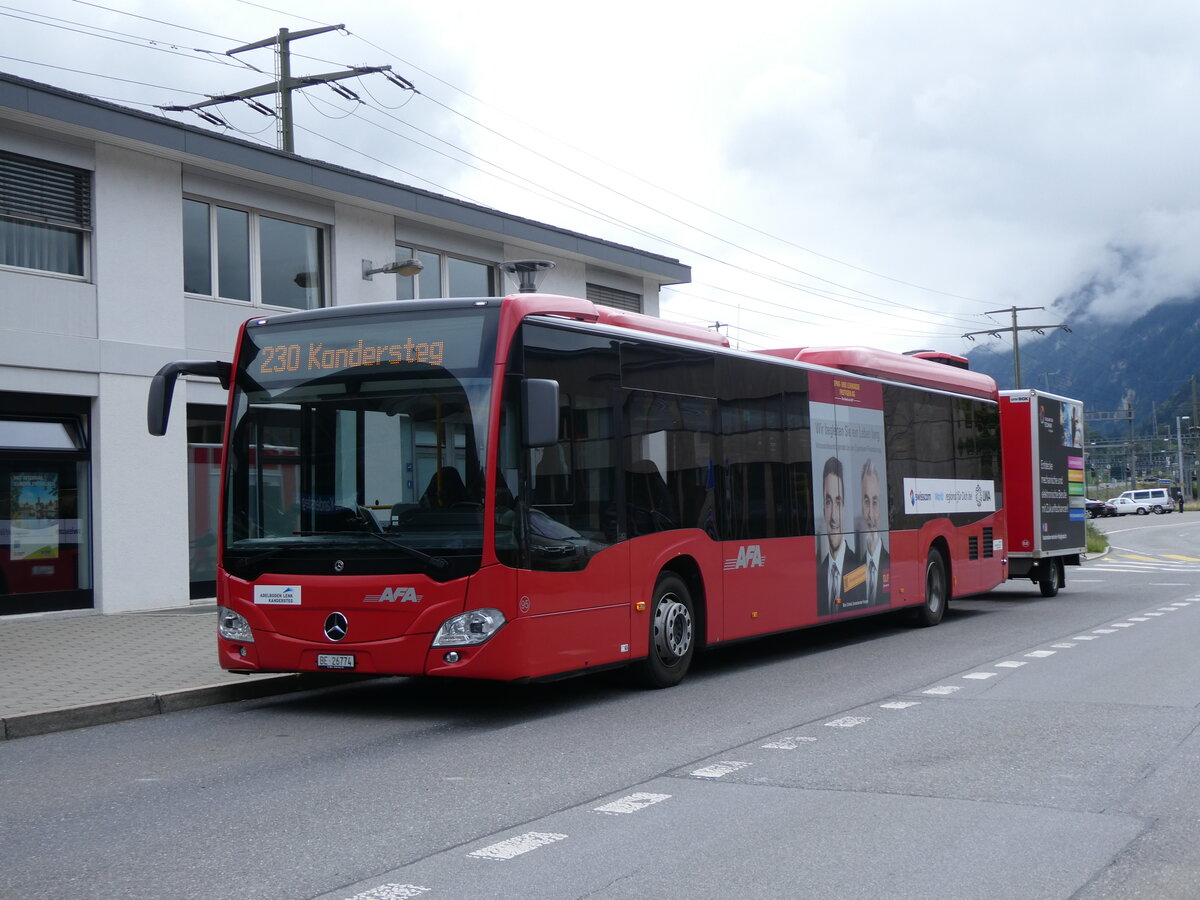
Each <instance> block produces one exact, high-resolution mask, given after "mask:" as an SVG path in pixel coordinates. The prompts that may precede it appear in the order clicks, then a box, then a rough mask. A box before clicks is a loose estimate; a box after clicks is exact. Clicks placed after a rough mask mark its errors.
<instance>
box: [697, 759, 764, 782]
mask: <svg viewBox="0 0 1200 900" xmlns="http://www.w3.org/2000/svg"><path fill="white" fill-rule="evenodd" d="M749 765H750V763H748V762H734V761H732V760H722V761H721V762H719V763H715V764H714V765H711V766H705V767H704V768H702V769H697V770H696V771H695V772H693V773H692V777H693V778H722V777H724V776H726V775H728V774H729V773H730V772H736V771H737V770H738V769H744V768H746V767H747V766H749Z"/></svg>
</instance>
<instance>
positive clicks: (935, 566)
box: [913, 547, 947, 628]
mask: <svg viewBox="0 0 1200 900" xmlns="http://www.w3.org/2000/svg"><path fill="white" fill-rule="evenodd" d="M946 593H947V591H946V560H945V559H944V558H943V557H942V554H941V552H940V551H939V550H938V549H937V548H936V547H930V548H929V556H927V557H926V558H925V602H924V603H922V604H921V605H920V606H918V607H917V608H916V609H915V610H913V621H914V622H915V623H916V624H917V625H920V626H921V627H922V628H928V627H930V626H933V625H936V624H937V623H938V622H940V621H942V616H944V615H945V614H946Z"/></svg>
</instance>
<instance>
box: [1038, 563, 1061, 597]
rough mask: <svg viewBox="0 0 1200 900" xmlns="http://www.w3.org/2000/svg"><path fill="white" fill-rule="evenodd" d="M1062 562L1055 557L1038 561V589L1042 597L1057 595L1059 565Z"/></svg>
mask: <svg viewBox="0 0 1200 900" xmlns="http://www.w3.org/2000/svg"><path fill="white" fill-rule="evenodd" d="M1061 565H1062V562H1061V561H1060V560H1057V559H1043V560H1042V561H1041V562H1040V563H1038V589H1039V590H1040V591H1041V592H1042V596H1043V597H1057V596H1058V576H1059V566H1061Z"/></svg>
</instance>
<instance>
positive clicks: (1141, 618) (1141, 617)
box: [1129, 616, 1150, 622]
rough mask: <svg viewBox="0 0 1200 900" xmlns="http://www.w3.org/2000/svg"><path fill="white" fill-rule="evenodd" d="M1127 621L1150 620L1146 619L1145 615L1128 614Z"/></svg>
mask: <svg viewBox="0 0 1200 900" xmlns="http://www.w3.org/2000/svg"><path fill="white" fill-rule="evenodd" d="M1129 621H1130V622H1149V621H1150V620H1149V619H1147V618H1146V617H1145V616H1130V617H1129Z"/></svg>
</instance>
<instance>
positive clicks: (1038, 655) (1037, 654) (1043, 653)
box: [1025, 650, 1057, 659]
mask: <svg viewBox="0 0 1200 900" xmlns="http://www.w3.org/2000/svg"><path fill="white" fill-rule="evenodd" d="M1056 652H1057V651H1055V650H1034V651H1033V652H1032V653H1026V654H1025V655H1026V656H1031V657H1033V658H1034V659H1045V658H1046V657H1047V656H1053V655H1054V654H1055V653H1056Z"/></svg>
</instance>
